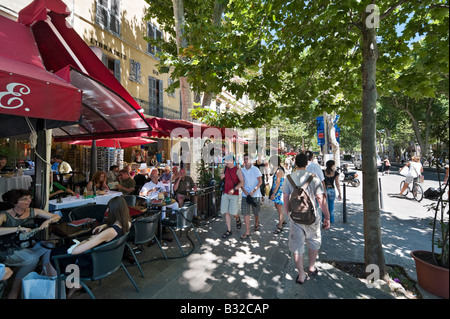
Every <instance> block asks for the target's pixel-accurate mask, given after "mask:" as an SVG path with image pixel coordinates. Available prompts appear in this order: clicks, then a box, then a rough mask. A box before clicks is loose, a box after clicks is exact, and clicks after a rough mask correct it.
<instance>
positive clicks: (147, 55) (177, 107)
mask: <svg viewBox="0 0 450 319" xmlns="http://www.w3.org/2000/svg"><path fill="white" fill-rule="evenodd" d="M62 1H63V2H64V3H65V4H66V5H67V7H68V8H69V9H70V10H71V15H70V16H69V17H68V18H67V21H68V23H70V24H71V25H72V26H73V27H74V29H75V31H76V32H77V33H78V34H79V35H80V37H81V38H82V39H83V40H84V41H85V42H86V43H87V44H88V45H89V46H90V47H91V48H92V50H93V51H94V52H95V53H96V54H97V56H98V57H99V59H101V60H102V62H103V63H104V64H105V65H106V66H107V67H108V69H109V70H110V71H111V73H112V74H114V76H115V77H116V78H117V79H118V80H119V81H120V83H121V84H122V86H123V87H124V88H125V89H126V90H127V91H128V92H129V93H130V94H131V95H132V96H133V98H134V99H135V100H136V101H137V102H138V103H139V105H140V106H141V107H142V108H143V109H144V114H145V115H146V116H158V117H164V118H169V119H180V118H181V101H180V93H179V90H178V89H177V90H176V91H175V93H174V94H169V93H167V92H166V91H165V90H166V89H167V87H168V86H169V85H170V83H171V82H172V79H171V78H170V75H169V74H167V73H165V74H162V73H160V72H159V71H158V67H157V65H158V63H159V59H158V58H157V53H158V52H159V48H158V47H155V46H151V45H150V44H149V43H148V42H147V41H146V40H145V39H144V37H145V36H148V37H153V38H156V37H157V38H162V39H166V40H167V35H166V34H164V32H162V31H161V30H160V28H159V25H158V23H157V22H156V21H145V20H144V17H145V13H146V10H147V8H148V5H147V3H146V2H145V1H144V0H62ZM31 2H32V1H31V0H0V14H1V15H3V16H6V17H9V18H11V19H14V20H16V19H17V16H18V13H19V11H20V10H21V9H22V8H24V7H25V6H27V5H28V4H30V3H31Z"/></svg>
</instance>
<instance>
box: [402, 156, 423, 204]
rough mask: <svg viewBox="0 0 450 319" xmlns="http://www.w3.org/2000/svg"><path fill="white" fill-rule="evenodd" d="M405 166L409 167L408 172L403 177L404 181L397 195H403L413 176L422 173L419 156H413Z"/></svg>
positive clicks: (416, 176) (415, 176)
mask: <svg viewBox="0 0 450 319" xmlns="http://www.w3.org/2000/svg"><path fill="white" fill-rule="evenodd" d="M405 166H408V167H409V173H408V174H407V175H406V177H405V183H404V184H403V188H402V189H401V191H400V194H399V195H403V192H404V191H405V190H406V189H407V188H408V186H409V184H411V183H412V182H413V181H414V179H415V178H418V177H419V176H420V175H421V174H422V173H423V166H422V164H421V163H420V157H419V156H413V157H412V158H411V161H409V162H408V163H407V164H406V165H405Z"/></svg>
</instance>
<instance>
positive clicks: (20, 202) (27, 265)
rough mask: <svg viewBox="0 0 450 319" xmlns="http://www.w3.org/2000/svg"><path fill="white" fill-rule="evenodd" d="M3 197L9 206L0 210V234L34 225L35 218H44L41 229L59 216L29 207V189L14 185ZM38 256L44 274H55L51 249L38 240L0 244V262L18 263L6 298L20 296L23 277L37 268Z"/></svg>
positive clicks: (11, 232) (55, 220) (11, 265)
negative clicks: (14, 187)
mask: <svg viewBox="0 0 450 319" xmlns="http://www.w3.org/2000/svg"><path fill="white" fill-rule="evenodd" d="M2 198H3V201H4V202H8V203H9V204H10V206H11V208H9V209H6V210H4V211H0V236H3V235H8V234H19V233H26V232H30V231H31V230H32V229H33V228H35V218H42V219H45V221H44V222H43V223H42V224H41V226H40V227H39V228H41V229H44V228H47V227H48V226H49V225H50V224H51V223H56V222H57V221H58V220H59V219H60V218H61V217H60V216H59V215H56V214H51V213H48V212H46V211H43V210H42V209H38V208H33V207H30V204H31V193H30V191H28V190H25V189H13V190H10V191H8V192H7V193H5V194H3V196H2ZM41 258H42V264H43V265H44V266H45V269H46V271H47V275H48V276H55V275H56V272H55V271H54V269H53V267H52V266H51V264H50V249H47V248H45V247H43V246H41V244H40V243H37V244H35V245H33V246H31V245H30V246H28V247H20V246H19V245H17V246H10V247H5V246H1V247H0V262H1V263H3V264H5V265H6V266H8V267H18V269H17V271H16V276H15V278H14V281H13V283H12V287H11V290H10V292H9V295H8V298H10V299H16V298H17V297H18V296H19V293H20V288H21V283H22V278H23V277H25V276H26V275H27V274H28V273H30V272H32V271H33V270H34V269H35V268H36V266H37V264H38V263H39V260H40V259H41Z"/></svg>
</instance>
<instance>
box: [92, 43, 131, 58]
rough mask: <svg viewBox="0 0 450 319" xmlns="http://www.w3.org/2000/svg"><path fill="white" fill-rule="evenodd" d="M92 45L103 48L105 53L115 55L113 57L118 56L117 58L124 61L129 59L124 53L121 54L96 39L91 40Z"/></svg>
mask: <svg viewBox="0 0 450 319" xmlns="http://www.w3.org/2000/svg"><path fill="white" fill-rule="evenodd" d="M91 44H93V45H95V46H98V47H99V48H101V49H103V50H105V51H108V52H109V53H111V54H113V55H115V56H117V57H119V58H121V59H124V60H126V59H127V56H126V54H123V53H122V52H119V51H117V50H115V49H113V48H111V47H110V46H108V45H107V44H104V43H102V42H100V41H97V40H95V39H94V38H91Z"/></svg>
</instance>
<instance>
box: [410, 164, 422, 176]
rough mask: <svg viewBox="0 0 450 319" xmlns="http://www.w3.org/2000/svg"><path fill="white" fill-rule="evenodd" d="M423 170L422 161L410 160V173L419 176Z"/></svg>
mask: <svg viewBox="0 0 450 319" xmlns="http://www.w3.org/2000/svg"><path fill="white" fill-rule="evenodd" d="M421 170H422V164H421V163H420V162H413V161H411V162H409V175H411V176H412V177H413V178H416V177H419V175H420V171H421Z"/></svg>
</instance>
